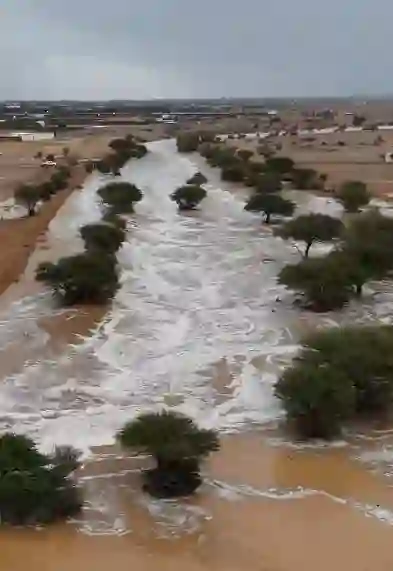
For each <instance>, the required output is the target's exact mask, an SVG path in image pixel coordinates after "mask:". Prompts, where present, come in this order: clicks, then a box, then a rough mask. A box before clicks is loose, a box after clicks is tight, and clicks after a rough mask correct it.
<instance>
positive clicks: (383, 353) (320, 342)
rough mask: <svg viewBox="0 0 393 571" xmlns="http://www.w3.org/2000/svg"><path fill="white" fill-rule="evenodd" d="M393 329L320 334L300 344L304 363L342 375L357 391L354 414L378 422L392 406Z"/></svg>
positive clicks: (374, 327)
mask: <svg viewBox="0 0 393 571" xmlns="http://www.w3.org/2000/svg"><path fill="white" fill-rule="evenodd" d="M392 343H393V327H392V326H391V325H368V326H364V325H362V326H359V325H358V326H356V325H354V326H349V327H341V328H332V329H325V330H321V331H319V332H317V333H314V334H312V335H310V336H309V337H307V338H306V339H305V340H304V341H303V345H304V346H305V351H306V355H307V359H309V360H314V361H317V362H318V363H319V366H321V367H323V368H329V367H330V368H331V369H334V370H335V371H337V372H341V373H343V374H345V376H346V377H347V378H348V382H349V383H350V384H351V385H353V386H354V387H355V389H356V414H357V415H360V416H366V417H372V416H373V415H374V416H376V417H377V418H378V417H379V416H380V415H385V414H387V413H388V412H389V411H390V409H391V407H392V403H393V400H392V399H393V352H392V346H393V345H392Z"/></svg>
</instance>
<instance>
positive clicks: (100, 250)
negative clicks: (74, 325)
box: [36, 182, 142, 306]
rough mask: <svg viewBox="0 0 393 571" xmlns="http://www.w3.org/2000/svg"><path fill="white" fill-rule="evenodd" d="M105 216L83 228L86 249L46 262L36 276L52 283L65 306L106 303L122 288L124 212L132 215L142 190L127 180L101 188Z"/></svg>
mask: <svg viewBox="0 0 393 571" xmlns="http://www.w3.org/2000/svg"><path fill="white" fill-rule="evenodd" d="M98 195H99V196H100V198H101V202H102V209H103V219H102V220H101V222H98V223H95V224H87V225H85V226H82V227H81V228H80V235H81V238H82V240H83V241H84V245H85V251H84V252H83V253H81V254H76V255H74V256H67V257H65V258H61V259H60V260H58V261H57V262H55V263H52V262H43V263H41V264H40V265H39V266H38V268H37V271H36V279H37V280H38V281H42V282H44V283H45V284H47V285H49V286H50V287H51V289H52V292H53V294H54V295H55V297H56V299H58V300H60V302H61V304H62V305H66V306H70V305H76V304H105V303H107V302H108V301H109V300H111V299H112V298H113V296H114V295H115V293H116V291H117V289H118V287H119V271H118V265H117V260H116V252H117V251H118V249H119V248H120V246H121V245H122V243H123V242H124V240H125V237H126V230H125V226H126V223H125V221H124V219H122V218H121V217H120V216H119V215H120V214H130V213H132V212H133V211H134V204H135V202H138V201H140V200H141V199H142V192H141V191H140V190H139V188H137V187H136V186H135V185H133V184H130V183H127V182H113V183H109V184H107V185H105V186H104V187H101V188H100V189H99V190H98Z"/></svg>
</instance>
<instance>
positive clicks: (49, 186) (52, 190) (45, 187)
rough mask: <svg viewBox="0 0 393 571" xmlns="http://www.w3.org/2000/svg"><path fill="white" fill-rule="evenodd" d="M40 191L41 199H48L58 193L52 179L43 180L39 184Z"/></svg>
mask: <svg viewBox="0 0 393 571" xmlns="http://www.w3.org/2000/svg"><path fill="white" fill-rule="evenodd" d="M38 191H39V195H40V200H43V201H45V202H46V201H48V200H50V199H51V197H52V196H53V195H54V194H56V191H57V188H56V185H55V184H53V182H51V181H50V180H48V181H46V182H43V183H42V184H40V185H39V186H38Z"/></svg>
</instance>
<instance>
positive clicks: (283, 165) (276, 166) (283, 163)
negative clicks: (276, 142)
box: [266, 157, 295, 174]
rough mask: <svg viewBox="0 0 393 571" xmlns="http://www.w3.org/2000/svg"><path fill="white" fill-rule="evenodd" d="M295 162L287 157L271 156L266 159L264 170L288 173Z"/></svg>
mask: <svg viewBox="0 0 393 571" xmlns="http://www.w3.org/2000/svg"><path fill="white" fill-rule="evenodd" d="M294 166H295V163H294V162H293V160H292V159H290V158H288V157H271V158H268V159H266V170H270V171H274V172H278V173H280V174H288V173H290V172H291V171H292V169H293V167H294Z"/></svg>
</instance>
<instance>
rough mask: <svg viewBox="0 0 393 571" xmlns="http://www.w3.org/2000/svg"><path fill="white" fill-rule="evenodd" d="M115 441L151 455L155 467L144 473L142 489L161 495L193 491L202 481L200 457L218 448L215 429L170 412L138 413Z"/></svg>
mask: <svg viewBox="0 0 393 571" xmlns="http://www.w3.org/2000/svg"><path fill="white" fill-rule="evenodd" d="M118 440H119V441H120V443H121V445H122V446H124V447H125V448H127V449H131V450H132V451H133V452H134V453H135V452H136V453H139V454H149V455H151V456H153V458H154V459H155V461H156V468H154V469H153V470H149V471H147V472H145V489H146V490H147V491H148V492H150V493H151V494H153V495H157V496H163V497H171V496H179V495H188V494H190V493H192V492H194V491H195V489H196V488H197V487H198V486H199V485H200V483H201V478H200V474H199V464H200V462H201V460H202V459H203V458H205V457H207V456H208V455H209V454H210V453H211V452H214V451H215V450H218V448H219V440H218V436H217V434H216V432H214V431H213V430H204V429H200V428H199V427H198V426H197V425H196V424H195V423H194V422H193V421H192V420H191V419H190V418H188V417H186V416H183V415H181V414H178V413H175V412H171V411H162V412H159V413H145V414H141V415H140V416H139V417H138V418H136V419H135V420H133V421H131V422H129V423H127V424H126V425H125V426H124V427H123V428H122V430H121V431H120V432H119V433H118Z"/></svg>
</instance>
